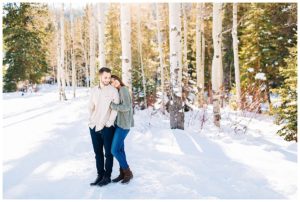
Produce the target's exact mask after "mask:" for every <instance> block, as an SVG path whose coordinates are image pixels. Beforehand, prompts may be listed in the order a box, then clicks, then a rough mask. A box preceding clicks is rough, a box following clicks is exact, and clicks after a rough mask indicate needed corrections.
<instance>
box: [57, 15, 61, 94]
mask: <svg viewBox="0 0 300 202" xmlns="http://www.w3.org/2000/svg"><path fill="white" fill-rule="evenodd" d="M59 16H60V14H59ZM55 25H56V43H57V48H56V74H57V75H56V77H57V78H56V79H57V87H58V94H59V100H61V99H62V86H61V66H60V65H61V64H60V49H61V45H60V22H59V20H58V19H57V22H55Z"/></svg>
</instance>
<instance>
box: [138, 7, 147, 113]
mask: <svg viewBox="0 0 300 202" xmlns="http://www.w3.org/2000/svg"><path fill="white" fill-rule="evenodd" d="M137 14H138V16H137V21H138V23H137V27H138V49H139V55H140V64H141V70H142V79H143V92H144V105H145V108H146V109H147V94H146V79H145V72H144V64H143V52H142V49H143V48H142V33H141V14H140V7H139V8H138V10H137Z"/></svg>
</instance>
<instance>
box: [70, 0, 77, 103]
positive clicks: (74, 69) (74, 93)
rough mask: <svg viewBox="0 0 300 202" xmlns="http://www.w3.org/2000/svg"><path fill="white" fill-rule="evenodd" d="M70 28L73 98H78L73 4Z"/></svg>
mask: <svg viewBox="0 0 300 202" xmlns="http://www.w3.org/2000/svg"><path fill="white" fill-rule="evenodd" d="M70 28H71V63H72V88H73V97H74V98H75V97H76V85H77V84H76V67H75V51H74V49H75V42H74V41H75V36H74V18H73V9H72V3H71V4H70Z"/></svg>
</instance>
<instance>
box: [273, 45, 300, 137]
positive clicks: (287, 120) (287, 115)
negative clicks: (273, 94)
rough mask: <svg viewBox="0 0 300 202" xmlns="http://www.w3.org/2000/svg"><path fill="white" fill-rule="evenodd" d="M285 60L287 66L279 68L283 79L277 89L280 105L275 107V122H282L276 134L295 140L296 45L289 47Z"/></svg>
mask: <svg viewBox="0 0 300 202" xmlns="http://www.w3.org/2000/svg"><path fill="white" fill-rule="evenodd" d="M285 62H286V63H287V66H286V67H280V68H279V72H280V75H281V76H282V77H283V78H284V81H283V84H282V85H281V87H280V89H278V90H277V92H278V94H279V96H280V101H281V105H280V106H279V107H278V108H277V109H276V113H277V116H276V122H277V123H278V124H282V128H281V129H280V130H279V131H278V132H277V134H279V135H280V136H283V137H284V139H285V140H287V141H297V46H295V47H293V48H290V55H289V57H288V58H286V59H285Z"/></svg>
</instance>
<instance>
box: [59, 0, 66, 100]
mask: <svg viewBox="0 0 300 202" xmlns="http://www.w3.org/2000/svg"><path fill="white" fill-rule="evenodd" d="M59 24H60V25H59V26H60V78H61V91H60V93H61V97H62V99H64V100H67V98H66V93H65V88H66V80H65V68H64V65H65V64H64V56H65V40H64V39H65V38H64V4H62V7H61V13H60V23H59Z"/></svg>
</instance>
